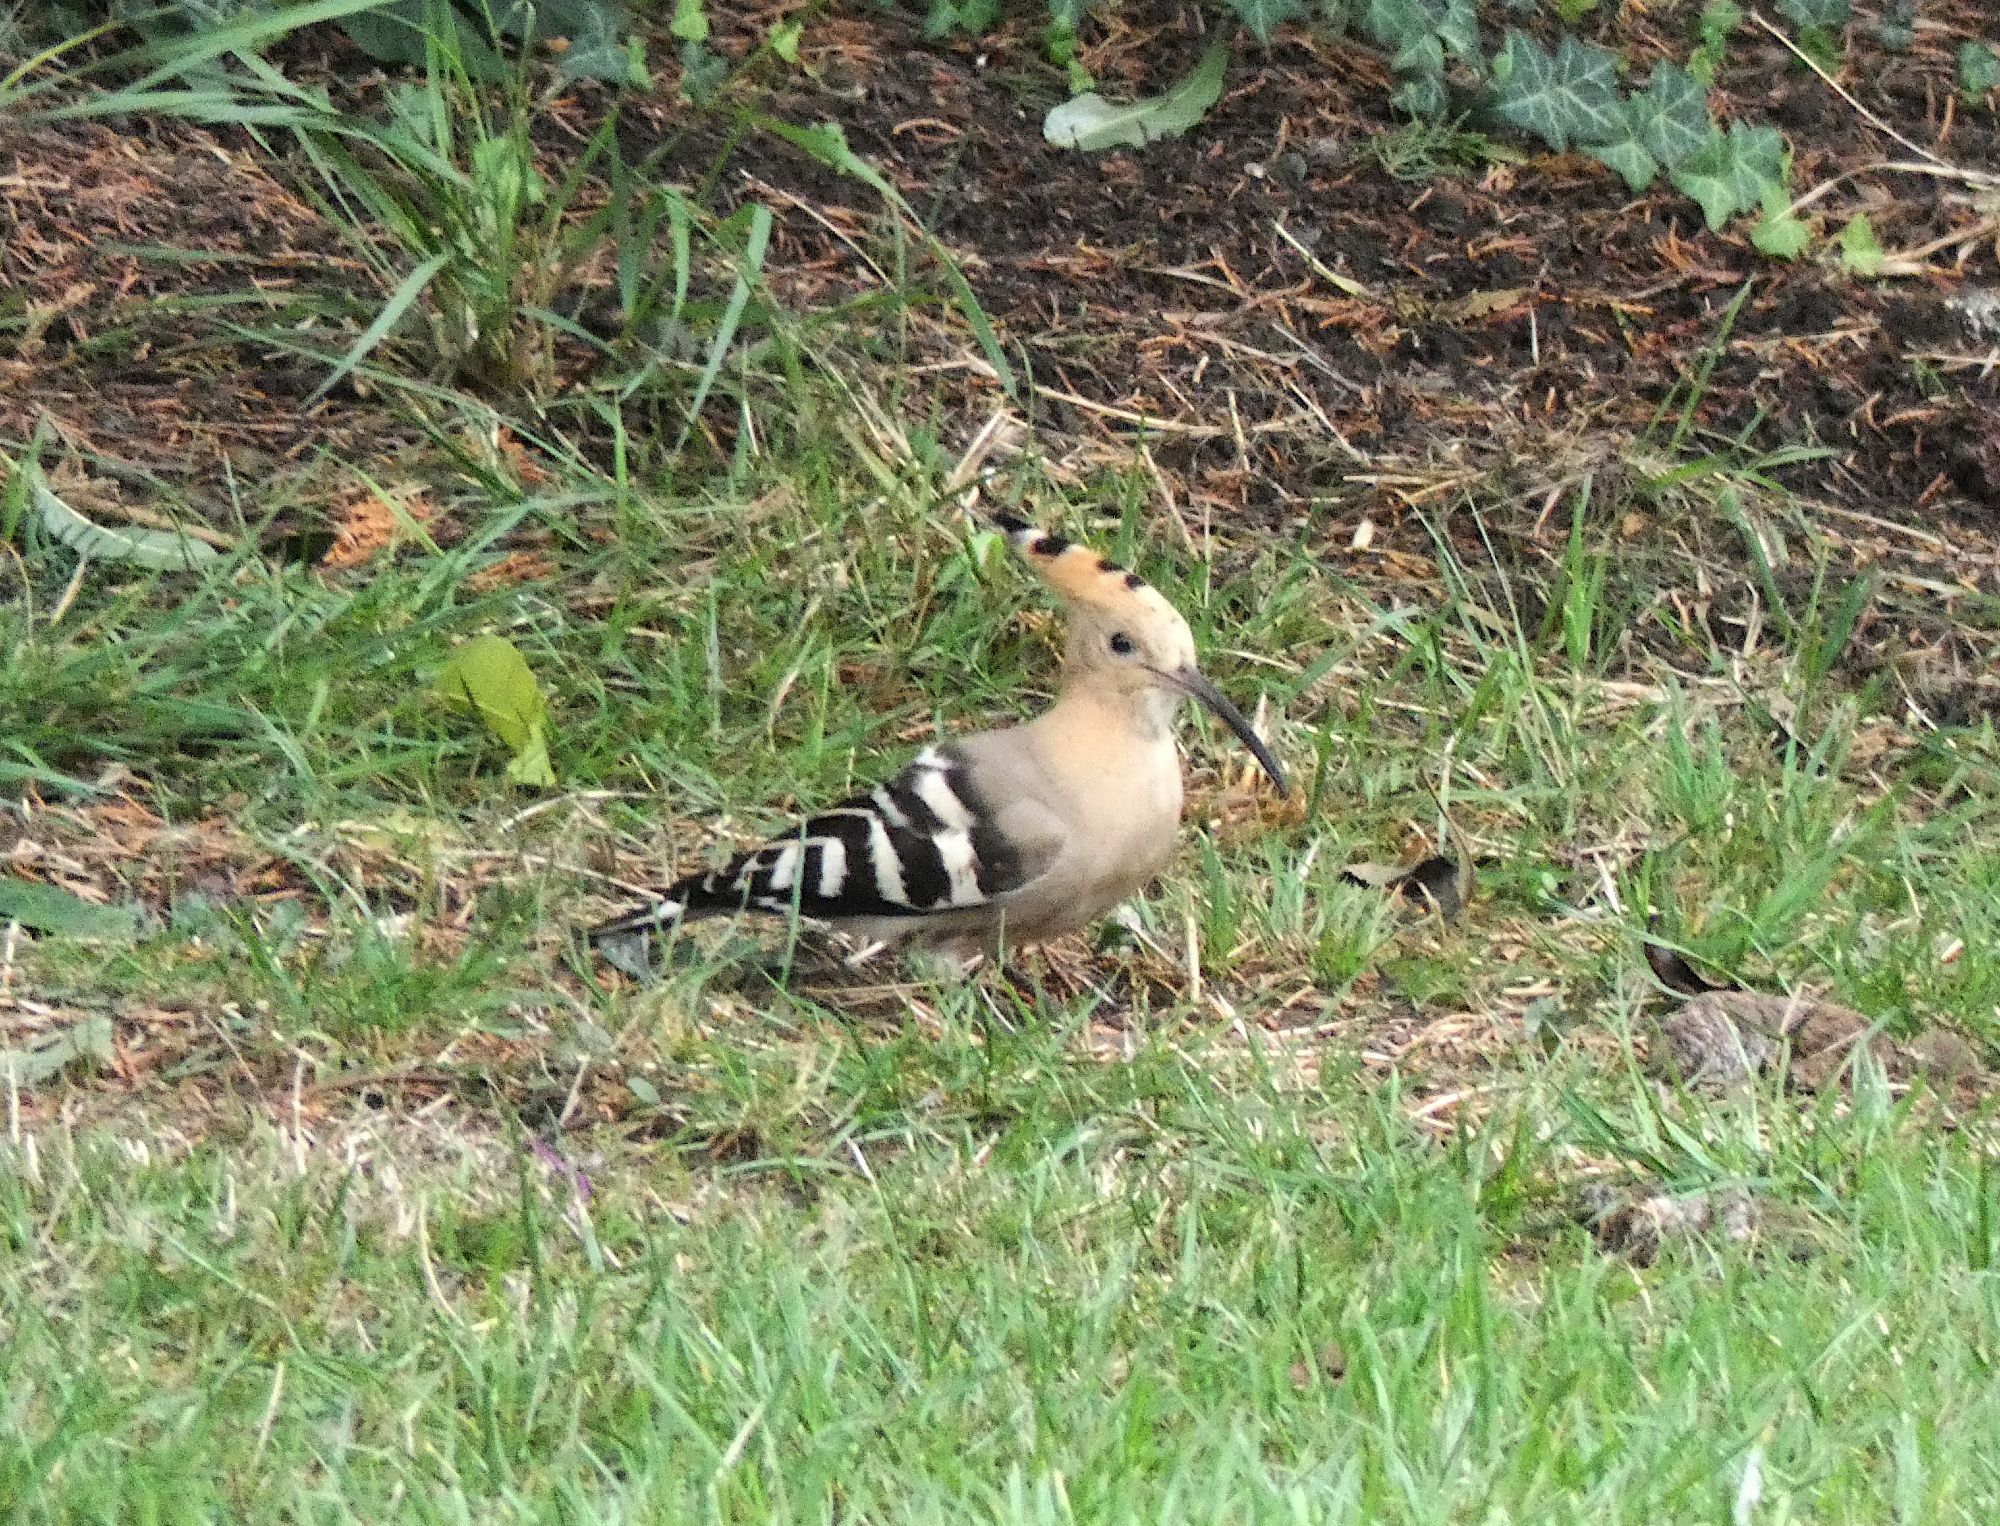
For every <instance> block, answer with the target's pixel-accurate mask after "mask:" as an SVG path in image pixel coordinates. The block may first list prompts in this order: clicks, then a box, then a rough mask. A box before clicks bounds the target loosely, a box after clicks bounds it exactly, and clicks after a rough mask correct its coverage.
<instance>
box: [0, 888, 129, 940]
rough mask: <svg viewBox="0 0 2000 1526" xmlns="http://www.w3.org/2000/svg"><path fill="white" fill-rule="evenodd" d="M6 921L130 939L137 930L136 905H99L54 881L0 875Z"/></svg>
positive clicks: (0, 906) (0, 915) (1, 914)
mask: <svg viewBox="0 0 2000 1526" xmlns="http://www.w3.org/2000/svg"><path fill="white" fill-rule="evenodd" d="M5 922H19V923H20V924H21V925H22V926H23V927H25V928H29V929H31V930H32V931H34V932H38V933H58V934H61V935H63V936H65V937H71V938H98V939H104V940H106V941H108V942H113V943H130V942H131V941H132V940H133V939H134V938H136V937H137V936H138V934H139V908H138V907H136V906H98V905H95V904H94V903H92V902H90V901H86V900H84V899H83V898H82V897H81V896H74V895H71V894H70V893H69V892H68V891H67V890H63V889H59V888H58V887H57V886H54V885H41V884H36V883H33V882H31V881H28V880H14V879H0V923H5Z"/></svg>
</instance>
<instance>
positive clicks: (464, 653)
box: [437, 636, 556, 785]
mask: <svg viewBox="0 0 2000 1526" xmlns="http://www.w3.org/2000/svg"><path fill="white" fill-rule="evenodd" d="M437 687H438V692H439V693H440V694H442V695H443V696H444V697H445V699H446V700H448V701H450V702H451V703H453V704H462V705H466V706H468V707H469V708H470V709H472V710H473V711H474V712H476V713H477V714H478V716H479V718H480V719H481V720H482V721H484V722H485V723H486V729H487V730H488V731H490V732H492V733H493V735H494V736H496V737H498V738H499V739H500V740H501V741H502V742H504V743H506V745H507V746H508V748H509V749H511V750H512V752H513V754H514V758H513V761H512V762H510V763H509V764H508V765H507V777H508V778H509V779H512V780H513V781H514V782H515V783H516V784H539V785H553V784H554V783H555V782H556V777H555V770H554V769H553V768H551V767H550V765H549V746H548V738H547V735H546V729H545V728H546V727H547V724H548V714H549V712H548V705H547V703H546V702H545V701H544V700H543V699H542V691H541V686H540V685H538V684H537V683H536V682H535V675H534V673H533V671H532V670H531V669H530V668H529V667H528V662H527V659H526V658H524V657H523V656H522V655H521V653H520V649H519V648H518V647H516V646H515V645H514V643H513V642H511V641H509V640H508V639H507V638H506V637H505V636H478V637H475V638H474V639H472V640H471V641H468V642H466V643H465V644H464V645H463V646H461V647H458V648H457V649H456V650H454V651H453V652H452V654H451V657H450V658H449V660H447V661H446V663H445V665H444V669H443V671H442V672H440V673H439V674H438V679H437Z"/></svg>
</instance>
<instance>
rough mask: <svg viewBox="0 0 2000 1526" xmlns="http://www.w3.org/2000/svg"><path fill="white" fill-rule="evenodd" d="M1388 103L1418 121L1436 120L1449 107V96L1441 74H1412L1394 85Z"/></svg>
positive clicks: (1440, 117)
mask: <svg viewBox="0 0 2000 1526" xmlns="http://www.w3.org/2000/svg"><path fill="white" fill-rule="evenodd" d="M1389 104H1390V105H1391V106H1393V107H1394V108H1395V109H1396V110H1398V111H1400V112H1402V113H1403V114H1404V115H1405V116H1410V117H1415V118H1416V119H1417V120H1418V121H1420V122H1436V121H1439V120H1440V119H1442V118H1443V116H1444V114H1445V112H1446V110H1447V109H1448V108H1449V107H1450V105H1451V97H1450V96H1449V95H1448V94H1447V93H1446V91H1445V88H1444V79H1443V77H1442V76H1441V75H1436V74H1413V75H1411V76H1410V77H1409V78H1408V79H1406V80H1404V81H1403V83H1402V84H1400V85H1398V86H1397V87H1396V92H1395V94H1394V95H1391V96H1390V97H1389Z"/></svg>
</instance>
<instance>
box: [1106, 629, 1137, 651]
mask: <svg viewBox="0 0 2000 1526" xmlns="http://www.w3.org/2000/svg"><path fill="white" fill-rule="evenodd" d="M1137 650H1138V648H1137V647H1135V646H1133V645H1132V638H1131V637H1130V636H1128V635H1126V634H1125V633H1124V632H1123V631H1113V632H1112V633H1111V655H1112V656H1114V657H1130V656H1131V655H1132V654H1133V653H1134V652H1135V651H1137Z"/></svg>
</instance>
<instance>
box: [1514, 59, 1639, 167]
mask: <svg viewBox="0 0 2000 1526" xmlns="http://www.w3.org/2000/svg"><path fill="white" fill-rule="evenodd" d="M1503 60H1504V63H1503ZM1493 77H1494V80H1495V85H1494V92H1493V95H1494V103H1493V109H1494V111H1495V112H1496V113H1497V114H1498V115H1499V116H1500V117H1501V118H1502V119H1503V120H1505V121H1508V122H1511V123H1513V124H1514V125H1515V126H1516V127H1519V128H1522V129H1523V130H1525V131H1527V132H1531V133H1533V134H1534V135H1535V136H1536V137H1538V138H1540V139H1541V140H1542V141H1543V142H1545V143H1547V144H1548V145H1549V147H1551V148H1553V149H1554V150H1555V151H1556V152H1557V153H1567V152H1568V151H1569V146H1570V144H1571V142H1573V141H1574V142H1579V143H1607V142H1610V141H1612V140H1613V139H1615V138H1617V137H1618V136H1619V113H1618V80H1617V75H1616V72H1615V70H1614V69H1613V59H1612V56H1611V54H1610V52H1609V51H1607V50H1606V49H1604V48H1600V47H1598V46H1596V44H1594V43H1586V42H1579V41H1577V39H1576V38H1575V37H1574V36H1572V35H1571V34H1569V33H1567V32H1565V33H1564V34H1563V39H1562V42H1561V44H1560V45H1559V46H1558V47H1557V49H1556V51H1555V55H1554V57H1551V56H1550V55H1549V53H1548V51H1547V50H1546V49H1545V48H1543V47H1542V45H1541V44H1540V43H1538V42H1536V41H1535V40H1534V38H1532V37H1530V36H1528V35H1527V34H1526V33H1524V32H1518V31H1511V30H1510V31H1509V32H1508V33H1507V45H1506V47H1505V48H1504V49H1502V51H1501V55H1500V57H1499V58H1496V59H1495V60H1494V71H1493Z"/></svg>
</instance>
